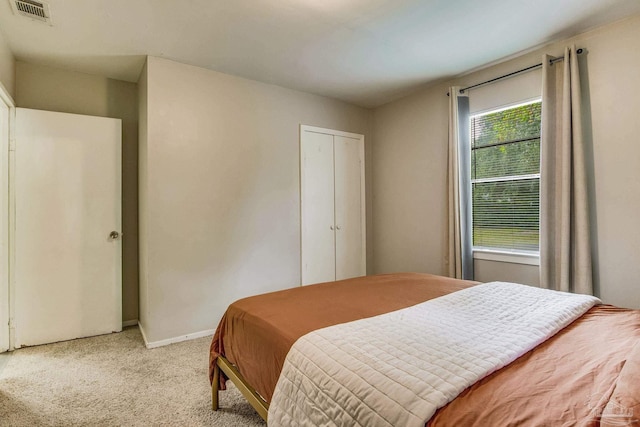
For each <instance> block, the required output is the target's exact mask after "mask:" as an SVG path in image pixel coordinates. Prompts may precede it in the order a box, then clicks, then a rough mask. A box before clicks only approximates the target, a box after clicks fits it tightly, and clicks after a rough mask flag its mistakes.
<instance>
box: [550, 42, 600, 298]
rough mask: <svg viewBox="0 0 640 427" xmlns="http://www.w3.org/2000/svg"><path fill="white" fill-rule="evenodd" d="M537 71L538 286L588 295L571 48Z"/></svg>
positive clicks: (577, 90) (590, 288) (588, 263)
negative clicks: (539, 126)
mask: <svg viewBox="0 0 640 427" xmlns="http://www.w3.org/2000/svg"><path fill="white" fill-rule="evenodd" d="M551 59H552V58H551V57H549V56H548V55H545V56H544V58H543V61H542V63H543V67H542V73H543V74H542V75H543V77H542V80H543V87H542V131H541V147H540V173H541V177H540V285H541V286H542V287H544V288H549V289H557V290H561V291H570V292H577V293H583V294H593V285H592V268H591V240H590V237H589V213H588V206H589V204H588V200H587V177H586V170H585V159H584V157H585V156H584V138H583V132H582V115H581V102H582V99H581V94H580V72H579V68H578V56H577V54H576V48H575V46H572V47H570V48H566V49H565V52H564V61H562V62H556V63H554V64H552V63H551V62H550V60H551Z"/></svg>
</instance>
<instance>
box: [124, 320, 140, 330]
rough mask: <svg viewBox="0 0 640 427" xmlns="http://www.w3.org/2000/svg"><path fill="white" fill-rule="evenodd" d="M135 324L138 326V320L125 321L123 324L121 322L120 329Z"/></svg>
mask: <svg viewBox="0 0 640 427" xmlns="http://www.w3.org/2000/svg"><path fill="white" fill-rule="evenodd" d="M137 324H138V319H133V320H125V321H124V322H122V327H123V328H126V327H128V326H136V325H137Z"/></svg>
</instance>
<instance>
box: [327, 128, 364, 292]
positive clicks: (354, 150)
mask: <svg viewBox="0 0 640 427" xmlns="http://www.w3.org/2000/svg"><path fill="white" fill-rule="evenodd" d="M363 148H364V147H363V142H362V141H361V140H358V139H354V138H348V137H344V136H334V152H335V158H334V161H335V209H336V211H335V216H336V280H341V279H348V278H350V277H357V276H364V275H365V274H366V269H365V259H364V239H363V236H364V218H363V212H364V206H363V203H364V197H363V196H364V182H363V180H364V174H363V170H364V168H363V164H364V163H363V162H364V159H363V158H362V157H363V152H364V149H363Z"/></svg>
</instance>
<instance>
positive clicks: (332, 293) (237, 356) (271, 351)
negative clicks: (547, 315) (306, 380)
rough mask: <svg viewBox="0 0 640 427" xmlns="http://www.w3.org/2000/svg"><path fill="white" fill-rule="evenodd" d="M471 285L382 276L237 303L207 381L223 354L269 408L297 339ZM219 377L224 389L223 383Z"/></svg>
mask: <svg viewBox="0 0 640 427" xmlns="http://www.w3.org/2000/svg"><path fill="white" fill-rule="evenodd" d="M474 283H475V282H465V281H461V280H456V279H449V278H446V277H440V276H434V275H430V274H418V273H402V274H383V275H377V276H366V277H358V278H355V279H348V280H341V281H338V282H327V283H321V284H318V285H311V286H301V287H297V288H293V289H287V290H284V291H278V292H272V293H269V294H263V295H257V296H253V297H249V298H244V299H241V300H238V301H236V302H234V303H233V304H231V305H230V306H229V308H228V309H227V311H226V313H225V314H224V316H223V317H222V320H221V321H220V324H219V325H218V329H217V330H216V333H215V335H214V337H213V341H212V343H211V355H210V358H209V375H210V378H211V379H212V378H213V367H214V366H215V361H216V359H217V357H218V354H222V355H223V356H225V357H226V358H227V359H228V360H229V361H230V362H231V363H233V364H234V365H235V366H236V367H237V368H238V370H239V371H240V373H241V374H242V376H243V377H244V379H245V380H246V381H247V382H248V383H249V384H251V385H252V386H253V388H254V389H255V390H256V391H257V392H258V393H259V394H260V395H261V396H262V397H263V398H265V399H266V400H267V402H270V401H271V396H272V395H273V390H274V389H275V387H276V383H277V382H278V377H279V376H280V371H282V366H283V365H284V359H285V357H286V356H287V353H288V352H289V349H290V348H291V346H292V345H293V343H294V342H295V341H296V340H297V339H298V338H300V337H301V336H303V335H305V334H307V333H309V332H311V331H314V330H316V329H320V328H324V327H327V326H331V325H336V324H338V323H345V322H349V321H352V320H356V319H362V318H365V317H371V316H376V315H378V314H383V313H388V312H390V311H394V310H399V309H402V308H406V307H410V306H412V305H416V304H419V303H421V302H423V301H427V300H429V299H432V298H436V297H439V296H442V295H446V294H448V293H451V292H454V291H457V290H460V289H464V288H466V287H468V286H471V285H473V284H474ZM220 377H221V387H222V388H224V378H222V377H223V376H222V375H221V376H220Z"/></svg>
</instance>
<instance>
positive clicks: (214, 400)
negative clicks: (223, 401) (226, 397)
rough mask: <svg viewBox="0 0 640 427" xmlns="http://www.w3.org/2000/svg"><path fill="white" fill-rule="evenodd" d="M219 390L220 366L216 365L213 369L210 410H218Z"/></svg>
mask: <svg viewBox="0 0 640 427" xmlns="http://www.w3.org/2000/svg"><path fill="white" fill-rule="evenodd" d="M219 388H220V366H218V363H216V365H215V367H214V368H213V381H212V382H211V409H213V410H214V411H217V410H218V389H219Z"/></svg>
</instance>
